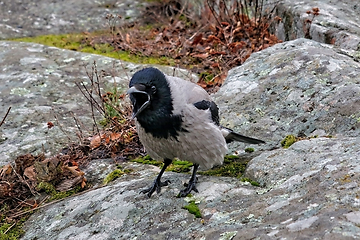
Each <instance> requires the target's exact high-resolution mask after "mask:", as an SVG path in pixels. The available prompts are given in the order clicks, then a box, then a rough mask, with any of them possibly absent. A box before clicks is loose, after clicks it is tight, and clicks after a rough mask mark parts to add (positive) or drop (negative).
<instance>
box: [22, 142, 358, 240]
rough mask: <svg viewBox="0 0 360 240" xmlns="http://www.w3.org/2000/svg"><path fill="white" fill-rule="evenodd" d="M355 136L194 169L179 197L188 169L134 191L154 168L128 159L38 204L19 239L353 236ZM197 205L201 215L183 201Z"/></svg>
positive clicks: (355, 221) (152, 174)
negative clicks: (159, 185) (248, 180)
mask: <svg viewBox="0 0 360 240" xmlns="http://www.w3.org/2000/svg"><path fill="white" fill-rule="evenodd" d="M359 144H360V139H359V138H342V139H328V138H318V139H311V140H304V141H300V142H297V143H295V144H294V145H292V146H291V147H290V148H289V149H276V150H272V151H268V152H266V153H263V154H261V155H260V156H258V157H256V158H254V159H253V160H252V161H251V163H250V165H249V168H248V169H247V171H246V175H247V176H249V177H252V178H253V179H255V180H257V181H259V182H261V183H263V184H264V185H265V187H254V186H251V185H249V184H245V183H243V182H240V181H239V180H238V179H235V178H226V177H206V176H199V184H198V189H199V191H200V193H194V194H193V196H192V197H190V198H185V199H182V198H176V195H177V194H178V192H179V191H180V190H181V189H182V188H183V186H182V183H183V182H185V181H187V180H188V178H189V177H190V176H189V175H186V174H177V173H171V172H166V173H165V175H164V179H170V180H171V182H172V183H171V184H170V185H169V186H168V187H164V188H163V189H162V192H161V194H159V195H158V194H154V195H153V196H152V198H150V199H149V198H147V197H146V196H145V195H142V194H141V195H139V190H141V189H142V188H145V187H147V186H148V185H149V184H150V183H151V182H152V181H153V179H154V178H155V176H156V174H157V172H158V171H159V169H158V168H155V167H151V166H144V165H138V164H134V163H125V164H124V167H125V168H132V169H134V172H133V173H132V174H131V175H126V176H123V177H121V178H120V179H118V180H115V182H114V183H113V184H110V185H108V186H105V187H102V188H98V189H95V190H93V191H90V192H86V193H84V194H82V195H79V196H75V197H71V198H69V199H66V200H64V201H62V202H59V203H55V204H53V205H51V206H49V207H47V208H44V209H41V210H39V211H37V212H36V213H35V214H34V215H32V216H31V218H30V219H29V220H28V221H27V223H26V226H25V232H26V233H25V236H24V237H23V238H22V239H29V240H30V239H34V238H36V239H77V240H81V239H84V240H85V239H295V238H296V239H298V238H299V239H357V238H360V228H359V217H360V211H359V207H360V200H359V179H360V167H359V161H360V160H359V159H360V153H359ZM191 200H193V201H195V202H196V203H197V205H198V206H199V209H200V211H201V214H202V219H198V218H195V217H194V215H192V214H190V213H189V212H188V211H187V210H185V209H183V208H182V207H183V206H185V205H187V204H188V202H189V201H191Z"/></svg>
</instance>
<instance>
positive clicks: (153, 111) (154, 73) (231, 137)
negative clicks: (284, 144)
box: [127, 67, 264, 197]
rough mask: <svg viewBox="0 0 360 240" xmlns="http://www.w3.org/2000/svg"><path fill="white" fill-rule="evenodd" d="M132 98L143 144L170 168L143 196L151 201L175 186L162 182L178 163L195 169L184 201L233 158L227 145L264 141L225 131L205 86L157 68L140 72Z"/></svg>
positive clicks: (132, 84) (182, 194)
mask: <svg viewBox="0 0 360 240" xmlns="http://www.w3.org/2000/svg"><path fill="white" fill-rule="evenodd" d="M127 93H128V94H129V96H130V100H131V102H132V105H133V115H132V119H134V118H136V129H137V132H138V134H139V137H140V141H141V142H142V144H143V145H144V147H145V149H146V151H147V153H148V154H149V155H150V156H151V157H152V158H153V159H158V160H160V159H163V160H164V166H163V167H162V169H161V171H160V173H159V175H158V176H157V178H156V179H155V181H154V182H153V184H152V185H151V187H150V188H147V189H144V190H142V191H141V192H140V193H144V194H147V195H148V197H151V195H152V194H153V193H154V192H155V191H156V192H157V193H160V190H161V187H162V186H167V185H168V184H169V183H170V181H169V180H166V181H164V182H162V181H161V176H162V175H163V173H164V171H165V169H166V168H167V167H168V166H169V165H170V164H171V162H172V160H173V159H174V158H179V159H181V160H187V161H190V162H192V163H194V167H193V173H192V176H191V178H190V181H189V183H188V184H187V186H186V188H185V189H184V190H182V191H180V193H179V196H180V197H185V196H187V195H188V194H189V193H190V192H191V191H192V190H193V191H195V192H198V190H197V189H196V182H197V178H196V171H197V170H198V168H199V166H200V167H201V168H202V169H204V170H206V169H209V168H212V167H213V166H215V165H221V164H222V163H223V161H224V156H225V154H226V153H227V146H226V143H229V142H232V141H240V142H245V143H251V144H259V143H264V141H262V140H258V139H254V138H250V137H245V136H242V135H240V134H238V133H235V132H233V131H232V130H231V129H229V128H225V127H222V126H220V124H219V112H218V107H217V106H216V104H215V103H214V102H213V101H212V100H211V98H210V96H209V94H208V93H207V92H206V91H205V90H204V89H203V88H201V87H200V86H198V85H196V84H194V83H192V82H189V81H185V80H183V79H181V78H177V77H171V76H167V75H165V74H163V73H162V72H161V71H160V70H158V69H156V68H152V67H149V68H145V69H142V70H140V71H138V72H136V73H135V74H134V75H133V77H132V78H131V80H130V83H129V90H128V91H127Z"/></svg>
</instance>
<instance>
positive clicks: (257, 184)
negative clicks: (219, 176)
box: [240, 177, 260, 187]
mask: <svg viewBox="0 0 360 240" xmlns="http://www.w3.org/2000/svg"><path fill="white" fill-rule="evenodd" d="M240 181H242V182H248V183H250V184H251V185H253V186H255V187H260V183H258V182H257V181H254V180H252V179H250V178H245V177H244V178H241V179H240Z"/></svg>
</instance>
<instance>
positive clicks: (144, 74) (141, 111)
mask: <svg viewBox="0 0 360 240" xmlns="http://www.w3.org/2000/svg"><path fill="white" fill-rule="evenodd" d="M127 93H128V94H129V96H130V100H131V102H132V105H133V107H134V108H133V118H135V117H136V118H138V119H139V118H140V119H141V117H142V116H145V115H148V114H154V113H155V112H156V111H157V110H160V109H163V108H167V111H166V112H167V113H169V111H170V113H171V111H172V100H171V92H170V87H169V84H168V82H167V81H166V78H165V75H164V74H163V73H162V72H161V71H159V70H158V69H156V68H151V67H150V68H144V69H142V70H140V71H138V72H136V73H135V74H134V76H133V77H132V78H131V81H130V83H129V90H128V91H127Z"/></svg>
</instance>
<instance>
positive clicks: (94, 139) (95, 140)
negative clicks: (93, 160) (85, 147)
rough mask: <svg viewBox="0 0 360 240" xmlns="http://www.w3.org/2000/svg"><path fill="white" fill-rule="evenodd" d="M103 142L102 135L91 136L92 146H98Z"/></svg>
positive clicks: (93, 147) (92, 147)
mask: <svg viewBox="0 0 360 240" xmlns="http://www.w3.org/2000/svg"><path fill="white" fill-rule="evenodd" d="M100 144H101V137H100V136H99V135H95V136H92V137H91V138H90V148H91V149H95V148H98V147H99V146H100Z"/></svg>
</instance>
